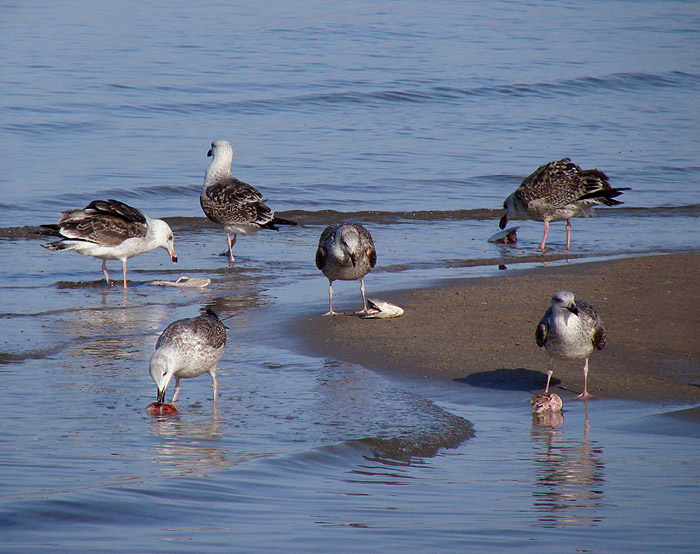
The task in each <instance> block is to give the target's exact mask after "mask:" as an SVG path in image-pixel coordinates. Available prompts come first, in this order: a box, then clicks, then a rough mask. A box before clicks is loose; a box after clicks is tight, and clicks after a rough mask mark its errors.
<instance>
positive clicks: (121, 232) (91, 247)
mask: <svg viewBox="0 0 700 554" xmlns="http://www.w3.org/2000/svg"><path fill="white" fill-rule="evenodd" d="M61 214H62V216H63V217H61V219H60V220H59V222H58V223H56V224H50V225H42V226H41V234H42V235H49V236H55V237H60V238H61V240H58V241H55V242H50V243H48V244H42V246H43V247H44V248H48V249H49V250H75V251H76V252H78V254H83V255H84V256H93V257H95V258H100V259H101V260H102V271H103V273H104V275H105V279H106V280H107V284H108V285H109V284H110V280H109V274H108V273H107V260H121V262H122V273H123V274H124V288H126V287H127V283H126V261H127V260H128V259H129V258H131V257H132V256H137V255H138V254H144V253H146V252H150V251H151V250H155V249H156V248H164V249H165V250H167V251H168V254H170V259H171V260H172V261H173V263H176V262H177V254H176V253H175V247H174V246H173V232H172V230H171V229H170V226H169V225H168V224H167V223H166V222H165V221H162V220H160V219H151V218H150V217H148V216H147V215H146V214H144V213H143V212H142V211H140V210H137V209H136V208H132V207H131V206H127V205H126V204H124V203H123V202H119V201H118V200H111V199H110V200H107V201H104V200H95V201H94V202H90V204H88V205H87V206H85V208H83V209H82V210H81V209H73V210H65V211H63V212H61Z"/></svg>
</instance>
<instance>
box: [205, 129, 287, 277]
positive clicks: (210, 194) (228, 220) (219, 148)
mask: <svg viewBox="0 0 700 554" xmlns="http://www.w3.org/2000/svg"><path fill="white" fill-rule="evenodd" d="M207 156H211V158H212V160H211V162H210V163H209V165H208V166H207V169H206V172H205V173H204V187H203V189H202V193H201V194H200V196H199V203H200V204H201V205H202V210H203V211H204V214H205V215H206V216H207V217H208V218H209V219H211V220H212V221H213V222H214V223H218V224H219V225H222V226H223V228H224V231H226V238H227V240H228V256H229V262H230V263H233V262H235V261H236V259H235V258H234V256H233V245H234V244H235V243H236V235H254V234H255V233H257V232H258V231H259V230H260V229H274V230H277V225H296V222H294V221H289V220H287V219H282V218H280V217H276V216H275V213H274V212H273V211H272V210H271V209H270V208H268V207H267V205H266V204H265V200H264V199H263V197H262V195H261V194H260V192H258V190H257V189H256V188H255V187H253V186H251V185H249V184H248V183H244V182H243V181H240V180H238V179H236V178H235V177H234V176H233V175H231V163H232V162H233V149H232V148H231V145H230V144H229V142H228V141H226V140H215V141H214V142H212V143H211V150H209V152H207ZM232 235H233V237H232Z"/></svg>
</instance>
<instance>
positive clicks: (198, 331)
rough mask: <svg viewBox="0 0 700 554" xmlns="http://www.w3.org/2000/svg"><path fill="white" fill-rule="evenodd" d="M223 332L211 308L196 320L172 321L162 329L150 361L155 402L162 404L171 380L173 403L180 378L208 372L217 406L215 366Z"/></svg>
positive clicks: (222, 348)
mask: <svg viewBox="0 0 700 554" xmlns="http://www.w3.org/2000/svg"><path fill="white" fill-rule="evenodd" d="M226 329H227V327H226V326H225V325H224V324H223V323H221V320H220V319H219V316H218V315H216V313H215V312H214V310H212V309H207V310H206V312H205V313H204V314H202V315H200V316H198V317H191V318H185V319H178V320H177V321H173V322H172V323H171V324H170V325H168V326H167V327H166V328H165V331H163V333H162V334H161V335H160V337H159V338H158V342H157V343H156V351H155V352H154V353H153V354H152V355H151V360H150V362H149V370H150V372H151V378H152V379H153V381H154V382H155V384H156V387H157V388H158V402H164V401H165V389H167V388H168V384H169V383H170V380H171V379H172V378H173V377H175V393H174V395H173V400H172V401H173V402H175V401H176V400H177V395H178V394H179V393H180V379H189V378H191V377H197V376H198V375H202V374H203V373H208V374H209V375H211V379H212V388H213V389H214V405H216V395H217V389H218V385H217V382H216V366H217V364H218V363H219V360H220V359H221V356H222V355H223V353H224V346H225V345H226Z"/></svg>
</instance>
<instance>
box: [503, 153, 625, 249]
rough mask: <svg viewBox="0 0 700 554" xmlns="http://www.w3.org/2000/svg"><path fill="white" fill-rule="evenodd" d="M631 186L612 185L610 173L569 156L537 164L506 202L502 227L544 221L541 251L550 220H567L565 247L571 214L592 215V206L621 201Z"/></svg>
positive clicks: (504, 203) (614, 203)
mask: <svg viewBox="0 0 700 554" xmlns="http://www.w3.org/2000/svg"><path fill="white" fill-rule="evenodd" d="M623 190H629V187H623V188H612V187H611V186H610V183H609V182H608V176H607V175H606V174H605V173H603V172H602V171H600V170H599V169H581V168H580V167H579V166H577V165H576V164H575V163H573V162H572V161H571V160H570V159H569V158H563V159H561V160H559V161H556V162H549V163H547V164H544V165H542V166H540V167H538V168H537V169H536V170H535V171H534V172H533V173H532V174H531V175H528V176H527V177H525V179H524V180H523V182H522V184H521V185H520V186H519V187H518V188H517V189H516V190H515V192H513V193H512V194H511V195H510V196H508V198H506V199H505V201H504V202H503V210H504V211H503V216H502V217H501V220H500V222H499V224H498V225H499V227H500V228H501V229H505V226H506V225H507V224H508V220H509V219H532V220H534V221H543V222H544V234H543V235H542V242H541V243H540V250H544V243H545V240H547V233H548V232H549V222H550V221H563V220H566V249H567V250H569V247H570V243H571V221H570V219H571V218H572V217H585V216H589V215H590V210H591V208H592V207H593V206H597V205H600V204H603V205H605V206H616V205H618V204H622V202H620V201H619V200H615V197H616V196H619V195H620V194H622V191H623Z"/></svg>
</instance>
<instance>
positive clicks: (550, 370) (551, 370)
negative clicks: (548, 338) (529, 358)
mask: <svg viewBox="0 0 700 554" xmlns="http://www.w3.org/2000/svg"><path fill="white" fill-rule="evenodd" d="M553 373H554V360H553V359H552V358H549V371H548V372H547V386H546V387H545V389H544V392H549V380H550V379H551V378H552V374H553Z"/></svg>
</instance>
